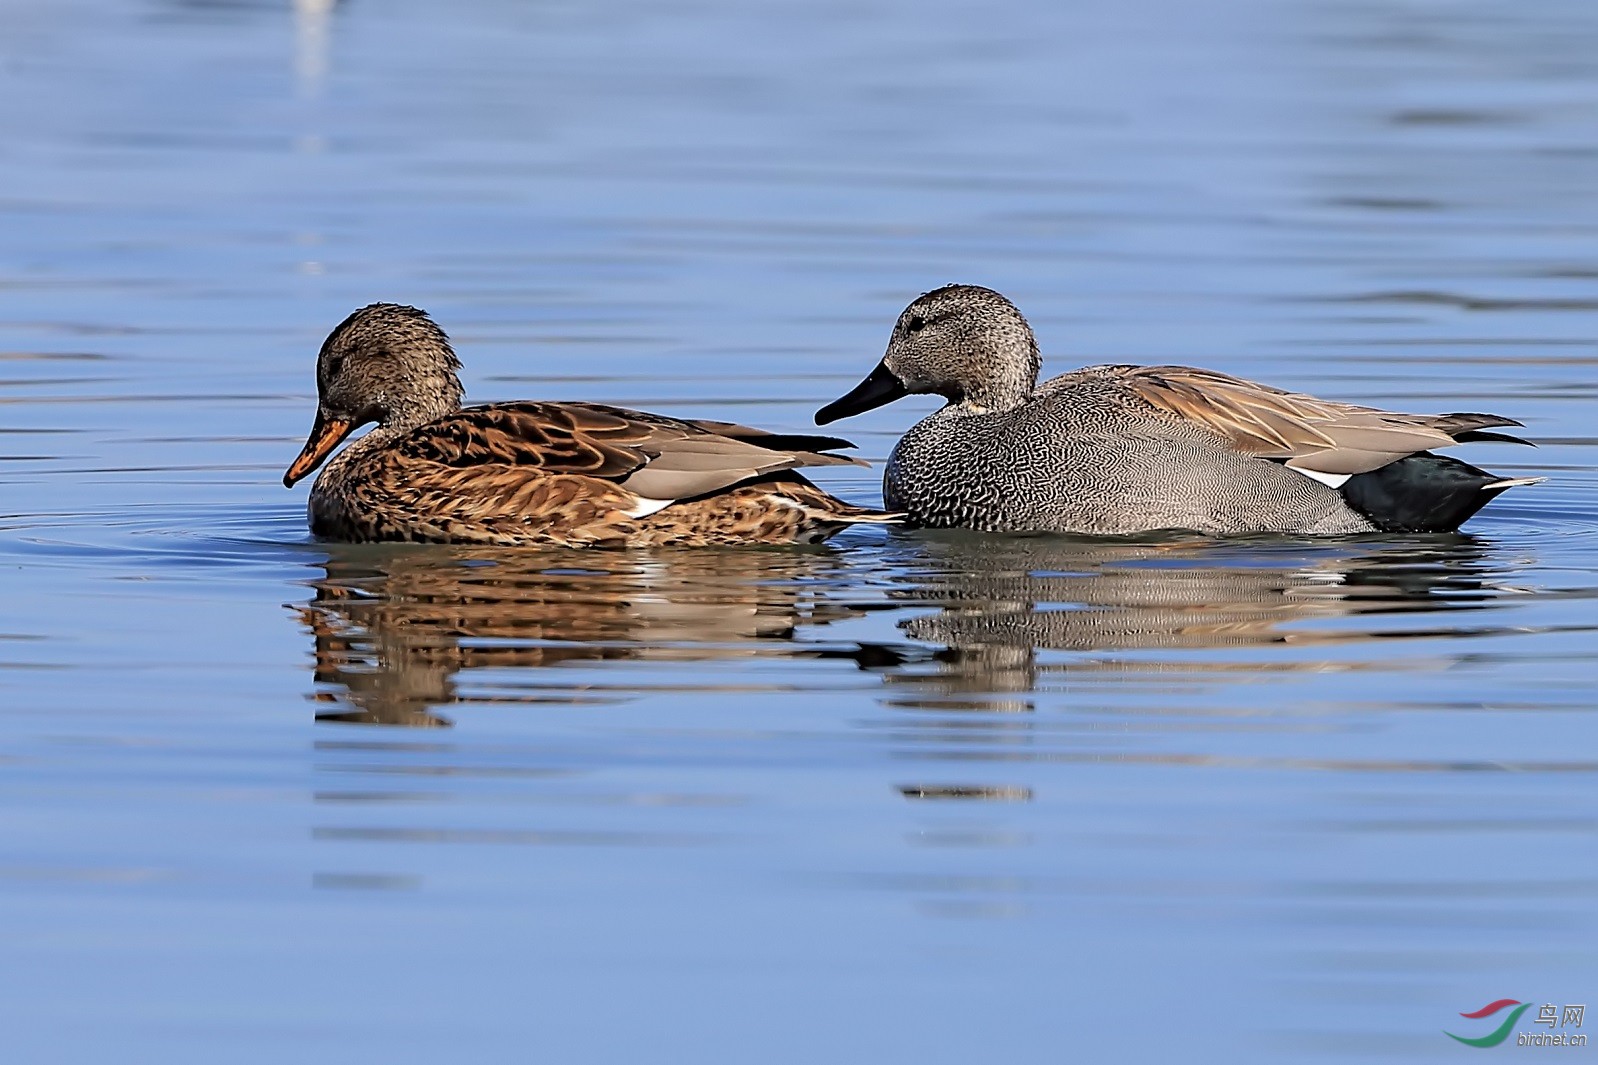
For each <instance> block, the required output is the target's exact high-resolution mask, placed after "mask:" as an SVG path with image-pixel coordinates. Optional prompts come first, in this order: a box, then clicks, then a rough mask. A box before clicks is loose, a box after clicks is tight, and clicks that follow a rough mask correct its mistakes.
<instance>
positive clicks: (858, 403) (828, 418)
mask: <svg viewBox="0 0 1598 1065" xmlns="http://www.w3.org/2000/svg"><path fill="white" fill-rule="evenodd" d="M909 394H910V390H909V389H908V388H906V387H904V382H903V381H901V380H899V378H898V376H897V375H896V374H894V372H893V371H892V370H890V369H888V364H887V363H886V362H879V363H877V368H876V369H875V370H872V371H871V373H869V374H868V375H866V379H865V380H864V381H861V382H860V383H859V384H858V385H855V386H854V388H853V389H852V390H851V391H850V392H849V394H848V395H846V396H843V397H841V398H839V399H835V400H833V401H832V402H831V403H828V404H827V405H826V406H825V407H822V408H821V409H820V410H818V411H816V424H817V425H826V424H827V423H828V422H835V421H837V420H838V419H839V418H851V417H853V416H854V415H856V414H864V413H865V412H866V411H868V410H875V409H876V408H878V407H880V406H883V405H884V404H887V403H892V402H893V401H894V400H896V399H903V398H904V397H905V396H908V395H909Z"/></svg>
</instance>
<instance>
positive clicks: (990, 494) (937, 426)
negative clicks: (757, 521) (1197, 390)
mask: <svg viewBox="0 0 1598 1065" xmlns="http://www.w3.org/2000/svg"><path fill="white" fill-rule="evenodd" d="M1219 443H1220V442H1219V441H1217V439H1216V437H1215V436H1214V434H1213V433H1208V432H1206V431H1204V430H1203V429H1200V428H1198V427H1196V426H1189V425H1184V424H1182V423H1180V422H1175V421H1174V420H1173V421H1171V422H1170V423H1167V422H1165V421H1164V420H1162V419H1160V418H1158V416H1157V415H1155V414H1154V413H1153V412H1152V411H1150V412H1143V411H1139V410H1138V409H1137V405H1136V404H1135V403H1134V402H1131V401H1130V399H1129V397H1127V396H1124V395H1122V394H1120V390H1119V389H1118V388H1117V386H1116V383H1115V382H1114V381H1113V380H1111V379H1107V378H1105V377H1100V376H1098V375H1096V374H1094V373H1093V371H1092V370H1091V369H1089V370H1085V371H1078V372H1076V373H1072V374H1066V375H1063V376H1061V377H1057V378H1054V379H1053V380H1051V381H1049V382H1047V383H1046V384H1044V385H1043V387H1042V388H1040V389H1039V390H1038V393H1037V395H1036V396H1034V397H1033V398H1032V400H1031V401H1030V402H1027V403H1023V404H1021V405H1020V406H1018V407H1016V408H1013V409H1011V410H1008V411H999V412H992V411H982V412H976V411H970V410H967V409H964V408H963V407H962V406H961V405H959V404H950V405H949V406H947V407H944V408H943V409H942V410H939V411H936V412H934V413H933V414H931V415H929V416H928V417H926V418H924V419H922V420H921V421H920V422H918V423H917V424H916V425H914V426H913V427H911V429H910V430H909V431H908V432H907V433H905V435H904V437H903V438H902V439H901V440H900V441H899V443H898V445H897V446H895V447H894V449H893V454H892V456H891V457H890V458H889V460H888V467H887V470H886V473H885V475H884V478H883V500H884V504H885V505H886V506H888V507H891V508H894V509H896V510H903V511H904V512H905V513H906V514H907V515H908V519H909V521H910V522H912V523H913V524H916V525H920V526H923V527H926V528H962V529H975V530H978V531H981V532H1060V533H1076V534H1085V535H1129V534H1136V533H1143V532H1149V531H1151V530H1156V529H1168V528H1173V529H1191V530H1194V531H1196V532H1203V533H1209V534H1212V535H1222V536H1224V535H1237V534H1246V533H1255V532H1295V533H1304V534H1309V535H1338V534H1345V533H1361V532H1373V531H1375V530H1376V526H1375V525H1374V524H1372V523H1371V522H1370V521H1369V520H1368V519H1367V518H1365V517H1363V516H1362V515H1360V514H1358V513H1357V512H1355V511H1354V510H1353V509H1352V508H1350V507H1349V506H1348V505H1347V503H1345V502H1344V501H1343V498H1342V497H1341V496H1340V495H1339V494H1338V492H1337V491H1336V490H1335V489H1333V488H1331V487H1329V486H1327V485H1325V484H1322V483H1320V482H1318V481H1315V480H1313V479H1311V478H1309V477H1306V476H1304V475H1302V474H1299V473H1296V472H1294V471H1292V470H1289V469H1287V468H1286V467H1285V466H1283V465H1281V464H1279V463H1274V462H1262V461H1260V460H1258V459H1254V458H1252V457H1249V456H1246V455H1241V454H1238V453H1237V452H1234V451H1232V450H1230V449H1228V448H1226V447H1224V446H1218V445H1219Z"/></svg>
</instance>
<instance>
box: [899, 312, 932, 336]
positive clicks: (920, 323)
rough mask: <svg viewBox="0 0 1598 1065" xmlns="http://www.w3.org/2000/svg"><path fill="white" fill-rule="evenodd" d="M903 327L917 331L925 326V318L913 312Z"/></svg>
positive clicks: (913, 331)
mask: <svg viewBox="0 0 1598 1065" xmlns="http://www.w3.org/2000/svg"><path fill="white" fill-rule="evenodd" d="M904 327H905V328H906V329H908V330H910V332H912V333H919V332H921V330H923V329H925V328H926V327H927V320H926V319H925V318H923V317H921V316H920V315H919V314H913V315H911V316H910V320H909V321H908V322H906V323H905V324H904Z"/></svg>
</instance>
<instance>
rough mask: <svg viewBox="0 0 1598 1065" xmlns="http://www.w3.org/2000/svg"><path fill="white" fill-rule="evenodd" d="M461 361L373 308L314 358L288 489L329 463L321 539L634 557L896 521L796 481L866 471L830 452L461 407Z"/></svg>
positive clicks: (725, 429) (425, 326)
mask: <svg viewBox="0 0 1598 1065" xmlns="http://www.w3.org/2000/svg"><path fill="white" fill-rule="evenodd" d="M459 370H460V361H459V360H458V359H456V357H455V352H454V350H453V349H452V348H451V347H450V343H449V338H448V337H447V336H445V334H444V331H443V330H442V329H440V328H439V327H438V326H437V325H436V324H434V322H433V320H432V319H431V318H429V317H428V316H427V315H426V314H425V313H424V312H422V311H419V310H417V309H416V308H415V307H405V306H401V305H399V304H394V303H374V304H372V305H371V306H369V307H363V308H361V309H360V310H358V311H356V312H355V313H354V314H352V315H350V316H349V317H348V318H346V319H344V321H343V322H342V323H340V324H339V326H338V328H337V329H334V330H333V332H332V333H331V334H329V336H328V338H327V340H326V341H325V342H324V343H323V344H322V350H321V353H320V354H319V355H318V356H317V364H316V390H317V397H318V404H317V411H316V423H315V424H314V425H313V426H312V427H311V435H310V438H309V439H308V440H307V441H306V442H305V447H304V449H303V450H302V451H301V452H300V455H299V457H298V458H296V459H295V460H294V464H293V465H292V466H290V467H289V469H288V472H287V473H286V474H285V475H284V477H283V483H284V485H286V486H292V485H293V484H294V482H296V481H298V480H299V479H300V478H302V477H304V476H305V475H306V474H308V473H310V472H311V471H312V470H314V469H316V468H317V467H318V466H319V465H321V464H322V462H323V460H325V459H326V458H327V457H328V455H329V454H331V453H332V452H333V449H334V448H336V447H338V445H339V443H340V442H342V441H343V440H344V439H345V438H346V437H347V436H349V435H350V433H351V432H353V431H354V430H356V429H357V428H359V427H361V426H363V425H366V424H368V423H370V422H376V423H377V428H375V429H373V430H372V431H371V432H369V433H367V434H366V435H365V436H363V437H361V438H360V439H359V440H357V441H355V442H354V443H353V444H351V445H349V446H348V447H346V448H345V449H344V450H343V451H342V452H341V453H340V454H339V455H338V456H337V457H336V458H334V459H333V460H332V461H331V462H329V463H328V464H327V468H326V469H324V470H323V471H322V473H321V475H320V476H318V477H317V479H316V484H315V486H314V487H312V489H311V498H310V506H309V513H310V524H311V531H312V532H313V533H315V534H316V535H317V536H319V537H323V538H325V539H330V540H352V541H368V540H370V541H394V540H410V541H428V542H434V543H478V544H504V545H520V544H549V545H557V546H565V547H589V546H594V547H639V546H657V545H666V544H681V545H694V546H698V545H711V544H786V543H796V542H797V543H813V542H816V541H820V540H824V539H826V538H827V537H828V536H831V535H832V534H833V533H835V532H837V531H839V530H840V529H843V528H844V527H846V526H848V525H851V524H854V523H856V522H868V523H877V524H883V523H892V522H896V521H898V520H899V516H898V515H894V514H888V513H886V512H883V511H880V510H868V509H866V508H864V507H857V506H853V505H851V504H849V503H845V502H844V501H843V500H841V499H836V498H834V497H833V496H831V495H828V494H827V493H826V492H823V491H822V490H821V489H819V488H817V487H816V486H815V485H813V484H811V483H810V482H809V481H807V480H805V478H804V477H802V476H800V475H799V474H797V473H793V472H790V471H792V470H794V469H795V468H796V467H800V466H836V465H861V466H863V465H865V463H863V462H860V461H859V460H857V459H851V458H846V457H844V456H842V455H830V454H824V453H823V452H825V451H828V450H830V449H832V448H839V447H851V446H853V445H851V444H850V443H849V442H848V441H847V440H839V439H836V438H834V437H824V436H798V435H785V434H780V433H769V432H765V431H763V430H760V429H750V428H748V427H747V426H742V425H734V424H731V423H726V422H707V421H681V420H678V419H676V418H668V417H665V416H663V415H659V414H645V413H642V412H640V411H634V410H625V409H623V408H621V407H607V406H604V405H601V404H598V403H550V402H521V403H491V404H488V405H486V406H480V407H465V408H463V407H462V406H461V395H462V390H461V383H460V377H459V376H458V371H459Z"/></svg>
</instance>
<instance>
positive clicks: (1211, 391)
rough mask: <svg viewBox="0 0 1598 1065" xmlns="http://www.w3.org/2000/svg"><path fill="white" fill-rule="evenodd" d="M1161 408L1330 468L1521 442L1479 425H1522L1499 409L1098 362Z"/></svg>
mask: <svg viewBox="0 0 1598 1065" xmlns="http://www.w3.org/2000/svg"><path fill="white" fill-rule="evenodd" d="M1079 372H1083V373H1089V374H1091V375H1092V376H1096V377H1101V378H1102V377H1108V378H1111V379H1113V380H1114V381H1115V382H1116V383H1118V384H1119V385H1120V386H1121V387H1123V388H1124V389H1125V390H1126V391H1127V392H1129V393H1131V394H1132V395H1133V396H1135V397H1136V398H1137V399H1139V400H1141V401H1142V402H1144V403H1146V404H1148V405H1149V406H1151V407H1153V408H1155V409H1156V410H1158V411H1160V412H1162V413H1163V414H1165V415H1169V416H1174V417H1176V418H1180V419H1182V420H1183V421H1186V422H1191V423H1193V424H1196V425H1201V426H1203V427H1204V428H1205V429H1208V430H1209V431H1211V432H1213V433H1215V434H1216V435H1218V436H1220V437H1222V438H1223V439H1225V440H1226V441H1227V442H1228V443H1230V444H1231V445H1232V447H1234V448H1236V449H1237V450H1238V451H1242V452H1244V453H1246V454H1251V455H1258V456H1260V457H1261V458H1269V459H1277V460H1281V461H1283V462H1285V463H1287V465H1289V466H1294V467H1298V468H1299V469H1304V470H1314V471H1317V472H1320V473H1328V474H1355V473H1365V472H1367V471H1370V470H1375V469H1379V468H1381V467H1382V466H1385V465H1387V464H1388V463H1391V462H1395V461H1397V460H1398V459H1401V458H1403V457H1404V456H1406V455H1413V454H1416V453H1418V452H1421V451H1428V450H1430V449H1432V448H1437V447H1449V446H1452V445H1453V444H1457V443H1464V442H1468V441H1473V440H1506V441H1511V442H1514V443H1526V441H1524V440H1520V439H1519V438H1517V437H1513V436H1509V435H1507V434H1504V433H1488V432H1483V431H1482V430H1484V429H1488V428H1491V427H1494V426H1504V425H1517V426H1518V425H1520V424H1521V423H1520V422H1517V421H1515V420H1514V419H1513V418H1504V417H1500V416H1499V415H1496V414H1399V413H1395V412H1393V411H1384V410H1379V409H1377V408H1375V407H1362V406H1358V405H1356V404H1353V403H1340V402H1337V401H1335V400H1327V399H1318V398H1316V397H1315V396H1309V395H1305V394H1303V393H1301V392H1288V391H1285V390H1283V389H1280V388H1272V387H1271V386H1270V385H1262V384H1260V383H1258V382H1256V381H1247V380H1244V379H1243V378H1241V377H1232V376H1231V375H1229V374H1224V373H1220V372H1218V371H1216V370H1203V369H1198V368H1195V367H1191V366H1095V367H1089V368H1088V370H1086V371H1079Z"/></svg>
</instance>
